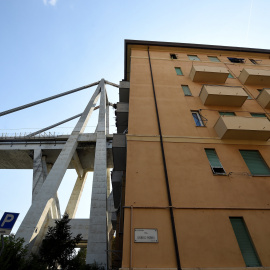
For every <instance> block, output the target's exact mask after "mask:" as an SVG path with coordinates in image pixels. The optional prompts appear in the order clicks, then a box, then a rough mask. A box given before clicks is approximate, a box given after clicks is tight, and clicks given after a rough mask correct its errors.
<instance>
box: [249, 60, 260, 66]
mask: <svg viewBox="0 0 270 270" xmlns="http://www.w3.org/2000/svg"><path fill="white" fill-rule="evenodd" d="M249 61H250V62H251V63H252V64H254V65H258V62H257V60H255V59H249Z"/></svg>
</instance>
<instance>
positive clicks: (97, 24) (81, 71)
mask: <svg viewBox="0 0 270 270" xmlns="http://www.w3.org/2000/svg"><path fill="white" fill-rule="evenodd" d="M269 10H270V1H268V0H256V1H254V0H226V1H214V0H204V1H202V0H193V1H187V0H185V1H183V0H178V1H176V0H174V1H173V0H166V1H160V0H155V1H153V0H145V1H142V0H137V1H128V0H126V1H122V0H119V1H118V0H116V1H102V0H100V1H92V0H0V41H1V42H0V100H1V102H0V111H4V110H7V109H11V108H13V107H16V106H19V105H23V104H25V103H29V102H32V101H35V100H38V99H41V98H45V97H48V96H51V95H55V94H58V93H60V92H63V91H67V90H70V89H73V88H76V87H79V86H82V85H86V84H89V83H92V82H94V81H97V80H100V79H101V78H105V79H106V80H109V81H112V82H115V83H118V82H119V81H120V80H122V79H123V77H124V75H123V72H124V39H138V40H154V41H168V42H184V43H200V44H213V45H227V46H239V47H251V48H265V49H270V45H269V44H270V35H269V29H270V19H269ZM107 90H108V95H109V99H110V101H111V102H116V101H117V98H118V90H117V89H116V88H113V87H107ZM91 93H93V89H88V90H83V91H82V92H78V93H76V94H73V95H70V96H67V97H63V98H61V99H57V100H54V101H50V102H47V103H45V104H42V105H39V106H36V107H33V108H29V109H26V110H24V111H20V112H16V113H13V114H10V115H7V116H3V117H0V135H1V134H2V133H10V134H11V133H15V132H16V133H20V132H22V133H24V132H31V131H35V130H38V129H39V128H43V127H46V126H49V125H51V124H53V123H55V122H59V121H61V120H63V119H66V118H69V117H71V116H73V115H76V114H78V113H80V112H82V110H83V109H84V107H85V106H86V104H87V102H88V100H89V98H90V97H91ZM112 113H113V112H112ZM96 115H97V112H96V113H95V115H93V116H96ZM74 125H75V121H72V122H69V123H66V124H65V125H63V126H61V127H59V128H55V129H54V130H52V132H56V133H60V134H62V133H69V132H70V131H71V130H72V127H73V126H74ZM94 125H95V121H92V122H91V120H90V122H89V124H88V126H89V128H88V129H87V131H88V132H91V131H93V128H94V127H93V126H94ZM111 125H112V126H111V133H113V132H114V127H113V125H114V118H113V115H112V117H111ZM75 178H76V174H75V172H73V171H70V172H68V173H67V175H66V176H65V178H64V180H63V181H64V182H63V184H62V185H61V187H60V190H59V194H60V202H61V209H62V211H63V210H64V209H65V204H66V202H67V199H68V196H66V194H69V193H70V192H71V189H72V186H73V184H74V181H75ZM31 181H32V171H30V170H29V171H28V170H25V171H21V170H17V171H11V170H10V171H7V170H1V171H0V183H1V189H0V216H1V215H2V214H3V212H5V211H7V212H19V213H21V214H20V216H19V221H17V224H16V227H15V231H16V229H17V227H18V225H19V224H20V222H21V221H22V219H23V217H24V215H25V214H26V211H27V209H28V207H29V206H30V202H31ZM90 194H91V175H90V177H89V178H88V179H87V185H86V188H85V192H84V194H83V198H82V203H81V205H80V207H79V211H78V215H77V217H81V218H83V217H84V218H87V217H88V216H89V209H90V197H89V196H90Z"/></svg>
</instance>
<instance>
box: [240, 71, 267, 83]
mask: <svg viewBox="0 0 270 270" xmlns="http://www.w3.org/2000/svg"><path fill="white" fill-rule="evenodd" d="M238 79H239V80H240V82H241V83H242V84H248V85H263V86H270V70H263V69H250V68H243V70H242V72H241V74H240V76H239V78H238Z"/></svg>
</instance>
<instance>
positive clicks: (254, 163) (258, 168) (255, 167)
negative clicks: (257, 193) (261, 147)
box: [240, 150, 270, 175]
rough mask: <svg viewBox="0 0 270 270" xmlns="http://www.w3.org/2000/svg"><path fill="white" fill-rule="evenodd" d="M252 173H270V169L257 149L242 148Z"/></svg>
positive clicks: (242, 153)
mask: <svg viewBox="0 0 270 270" xmlns="http://www.w3.org/2000/svg"><path fill="white" fill-rule="evenodd" d="M240 153H241V155H242V157H243V159H244V161H245V162H246V164H247V166H248V168H249V170H250V172H251V174H252V175H270V169H269V167H268V166H267V164H266V163H265V161H264V160H263V158H262V156H261V155H260V153H259V151H257V150H240Z"/></svg>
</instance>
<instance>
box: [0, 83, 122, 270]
mask: <svg viewBox="0 0 270 270" xmlns="http://www.w3.org/2000/svg"><path fill="white" fill-rule="evenodd" d="M107 84H109V85H111V86H114V87H117V88H119V85H117V84H114V83H111V82H108V81H106V80H104V79H101V80H100V81H98V82H95V83H92V84H89V85H86V86H83V87H79V88H76V89H73V90H70V91H67V92H64V93H61V94H58V95H55V96H52V97H48V98H45V99H42V100H38V101H36V102H32V103H29V104H26V105H23V106H20V107H17V108H14V109H10V110H7V111H4V112H1V113H0V116H5V115H7V114H10V113H14V112H17V111H20V110H23V109H26V108H29V107H32V106H36V105H39V104H41V103H44V102H47V101H50V100H53V99H56V98H60V97H62V96H65V95H69V94H72V93H74V92H78V91H81V90H83V89H86V88H89V87H93V86H96V90H95V91H94V93H93V95H92V97H91V99H90V100H89V102H88V104H87V106H86V107H85V109H84V111H83V112H82V113H80V114H78V115H75V116H73V117H70V118H68V119H65V120H63V121H61V122H58V123H55V124H52V125H50V126H48V127H44V128H42V129H40V130H38V131H35V132H32V133H29V134H16V135H14V136H10V135H7V134H2V136H1V135H0V169H33V187H32V204H31V206H30V208H29V210H28V212H27V214H26V216H25V218H24V219H23V221H22V223H21V225H20V227H19V229H18V231H17V234H16V236H17V237H23V238H24V239H25V243H26V244H29V247H30V248H31V250H32V251H33V252H35V251H37V249H38V248H39V246H40V244H41V242H42V239H43V238H44V236H45V234H46V231H47V229H48V226H53V225H54V220H55V219H59V218H60V217H61V213H60V207H59V201H58V194H57V191H58V188H59V186H60V184H61V181H62V179H63V177H64V174H65V172H66V170H67V169H75V170H76V172H77V180H76V183H75V185H74V188H73V191H72V193H71V196H70V198H69V201H68V204H67V207H66V209H65V212H66V213H68V214H69V217H70V218H71V221H70V225H71V228H72V232H73V234H78V233H81V234H82V236H83V240H82V242H81V243H80V245H79V246H80V247H87V257H86V262H87V263H93V262H95V261H96V262H98V263H101V264H103V265H104V266H105V268H106V267H107V266H108V261H109V257H110V254H111V250H110V245H111V243H110V242H111V239H112V235H113V228H112V223H111V219H112V217H113V216H114V215H115V211H116V209H115V208H114V198H113V193H112V192H110V181H111V173H110V169H111V168H113V167H114V163H113V155H114V157H117V147H116V148H115V149H116V150H115V151H114V153H113V147H112V146H113V135H112V134H109V106H114V108H116V105H115V104H111V103H110V102H109V100H108V96H107V92H106V85H107ZM98 100H100V101H99V106H97V102H98ZM94 110H99V116H98V124H97V127H96V130H95V132H94V133H84V130H85V128H86V125H87V123H88V121H89V120H90V119H91V115H92V113H93V111H94ZM77 118H78V121H77V124H76V125H75V127H74V129H73V131H72V132H71V134H70V135H55V134H51V133H49V132H48V130H50V129H52V128H54V127H57V126H59V125H62V124H64V123H66V122H68V121H71V120H74V119H77ZM121 121H124V120H123V119H121V113H120V114H119V115H118V124H119V123H120V124H121ZM116 144H117V142H116ZM88 172H93V186H92V199H91V210H90V213H91V214H90V218H89V219H75V218H74V217H75V214H76V211H77V208H78V204H79V201H80V197H81V194H82V191H83V188H84V184H85V180H86V177H87V173H88Z"/></svg>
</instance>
